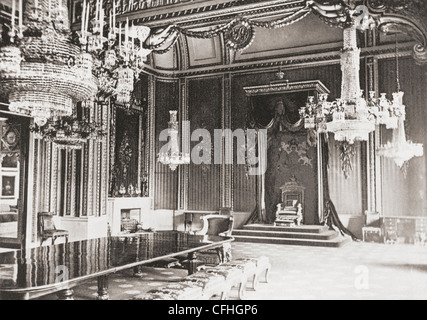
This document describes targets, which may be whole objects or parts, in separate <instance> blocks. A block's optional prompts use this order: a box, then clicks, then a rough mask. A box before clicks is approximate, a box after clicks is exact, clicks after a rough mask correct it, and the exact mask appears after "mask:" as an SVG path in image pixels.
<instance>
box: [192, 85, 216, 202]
mask: <svg viewBox="0 0 427 320" xmlns="http://www.w3.org/2000/svg"><path fill="white" fill-rule="evenodd" d="M221 81H222V78H206V79H200V80H190V81H189V84H188V90H189V103H188V104H189V117H190V119H189V120H190V122H191V124H190V130H191V132H193V131H194V130H195V129H206V130H208V131H209V132H210V133H211V137H213V136H214V129H221V128H222V125H221V113H222V89H221ZM198 143H199V142H197V141H195V142H191V144H190V146H191V150H192V149H193V148H194V146H196V145H197V144H198ZM212 145H213V139H212ZM211 162H212V164H210V165H205V164H201V165H195V164H193V163H192V164H190V170H189V186H188V187H189V188H188V192H189V194H188V209H189V210H218V208H219V207H220V206H221V165H218V164H213V149H212V161H211Z"/></svg>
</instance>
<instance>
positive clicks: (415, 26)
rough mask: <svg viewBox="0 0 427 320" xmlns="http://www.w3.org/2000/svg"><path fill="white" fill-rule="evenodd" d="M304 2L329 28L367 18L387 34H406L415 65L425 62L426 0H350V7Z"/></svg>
mask: <svg viewBox="0 0 427 320" xmlns="http://www.w3.org/2000/svg"><path fill="white" fill-rule="evenodd" d="M307 3H308V4H309V5H310V7H311V8H312V9H313V12H314V13H315V14H316V15H317V16H319V17H320V19H321V20H323V21H324V22H325V23H327V24H328V25H329V26H332V27H339V28H343V27H345V26H346V24H347V23H348V22H349V19H348V17H349V16H353V17H355V16H357V17H360V19H359V22H361V21H362V18H363V17H365V16H366V18H368V16H369V18H370V22H369V23H370V24H371V25H367V26H363V27H361V29H364V28H366V27H373V26H374V27H376V28H378V30H379V31H381V32H383V33H386V34H395V33H405V34H407V35H409V36H410V37H411V38H412V39H414V40H415V41H416V42H417V43H416V45H415V46H414V48H413V57H414V59H415V61H416V62H417V63H418V64H425V63H427V24H426V22H425V21H426V20H427V1H425V0H350V1H349V4H348V3H345V4H344V2H339V3H338V4H334V5H331V4H330V1H325V0H319V1H311V0H308V1H307Z"/></svg>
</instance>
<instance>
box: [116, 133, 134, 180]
mask: <svg viewBox="0 0 427 320" xmlns="http://www.w3.org/2000/svg"><path fill="white" fill-rule="evenodd" d="M131 158H132V148H131V147H130V144H129V137H128V134H127V132H125V133H124V135H123V140H122V142H121V144H120V149H119V161H120V165H121V167H122V170H123V172H122V173H123V178H124V179H127V174H128V168H129V164H130V160H131Z"/></svg>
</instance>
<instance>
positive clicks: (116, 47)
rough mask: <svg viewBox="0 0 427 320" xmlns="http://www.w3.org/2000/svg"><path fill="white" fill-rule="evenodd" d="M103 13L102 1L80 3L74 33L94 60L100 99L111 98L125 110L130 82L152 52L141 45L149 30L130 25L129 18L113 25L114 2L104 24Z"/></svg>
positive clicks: (130, 87) (114, 20) (134, 78)
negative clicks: (78, 26)
mask: <svg viewBox="0 0 427 320" xmlns="http://www.w3.org/2000/svg"><path fill="white" fill-rule="evenodd" d="M105 10H106V8H104V6H103V1H100V0H96V2H95V1H88V2H86V0H84V1H83V4H82V15H81V28H80V30H78V31H77V33H78V36H79V41H80V44H81V46H82V48H84V49H85V50H86V51H87V52H88V53H90V54H91V55H92V56H93V57H94V59H95V70H94V73H95V75H96V76H97V77H98V79H99V84H100V85H99V96H102V97H103V98H104V99H105V98H107V97H111V96H113V97H115V102H116V103H117V104H118V105H122V106H126V107H129V104H130V102H131V96H132V92H133V90H134V81H135V80H136V79H137V78H138V77H139V74H140V73H141V71H142V69H143V66H144V62H145V61H146V59H147V56H148V55H149V54H150V53H151V51H152V50H150V49H146V48H145V46H144V41H145V40H146V39H147V37H148V36H149V35H150V28H148V27H145V26H135V25H133V24H132V25H131V23H130V22H129V19H126V22H117V19H116V3H115V1H114V0H113V1H112V8H110V9H109V10H108V20H109V22H108V24H107V23H106V20H107V19H106V16H105ZM89 22H90V23H89ZM106 29H107V30H106Z"/></svg>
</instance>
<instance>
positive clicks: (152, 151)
mask: <svg viewBox="0 0 427 320" xmlns="http://www.w3.org/2000/svg"><path fill="white" fill-rule="evenodd" d="M155 90H156V82H155V79H154V77H153V76H149V78H148V117H147V127H148V130H147V131H148V141H149V142H148V146H149V147H148V150H147V154H148V155H149V162H148V163H149V177H148V194H149V197H150V198H154V177H155V161H156V143H155V141H156V137H155V119H156V118H155V115H156V114H155V103H156V97H155V92H156V91H155Z"/></svg>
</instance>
